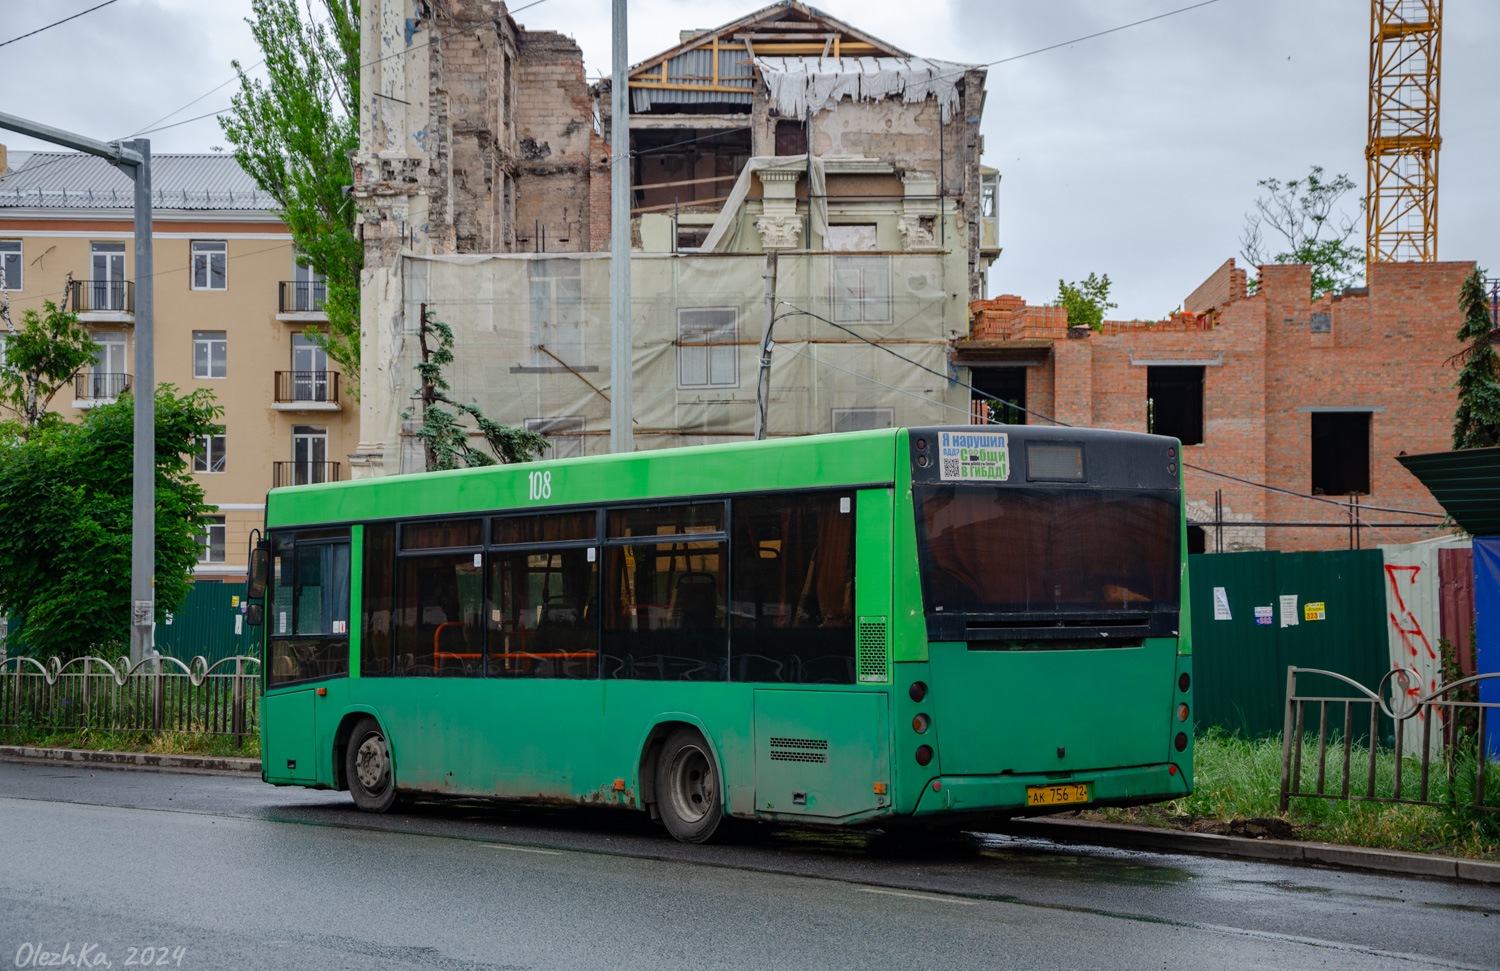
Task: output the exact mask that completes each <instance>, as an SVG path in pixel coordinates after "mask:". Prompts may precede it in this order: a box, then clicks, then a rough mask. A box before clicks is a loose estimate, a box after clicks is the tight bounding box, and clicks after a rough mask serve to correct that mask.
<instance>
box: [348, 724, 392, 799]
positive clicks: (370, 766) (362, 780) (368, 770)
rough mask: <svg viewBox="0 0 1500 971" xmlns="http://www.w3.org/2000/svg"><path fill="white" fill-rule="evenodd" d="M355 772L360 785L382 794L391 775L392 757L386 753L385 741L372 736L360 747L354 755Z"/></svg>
mask: <svg viewBox="0 0 1500 971" xmlns="http://www.w3.org/2000/svg"><path fill="white" fill-rule="evenodd" d="M354 771H355V774H356V775H358V776H359V784H360V785H362V786H364V787H365V790H366V791H368V792H380V791H381V790H382V789H384V788H385V780H386V779H388V778H390V774H391V756H390V753H389V752H387V751H386V747H385V739H383V738H381V737H380V736H379V735H371V736H369V737H368V738H366V739H365V740H364V741H363V742H361V743H360V745H359V751H358V752H356V753H355V755H354Z"/></svg>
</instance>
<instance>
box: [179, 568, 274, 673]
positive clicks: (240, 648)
mask: <svg viewBox="0 0 1500 971" xmlns="http://www.w3.org/2000/svg"><path fill="white" fill-rule="evenodd" d="M244 599H245V584H243V583H194V584H193V585H192V586H190V587H189V588H188V593H187V597H186V598H184V599H183V601H182V603H180V604H178V605H177V609H176V610H174V611H172V616H171V621H170V622H169V623H168V622H163V623H158V624H157V625H156V649H157V650H158V651H160V652H161V653H163V654H167V655H170V656H172V657H176V658H181V659H182V660H184V661H186V660H189V659H191V658H192V657H194V656H195V655H198V654H202V655H203V656H204V657H206V658H208V663H209V664H213V663H214V662H215V661H219V660H222V659H223V658H226V657H234V656H235V655H236V654H246V655H249V656H251V657H259V656H260V653H259V644H258V636H257V635H258V632H259V628H255V627H250V626H249V625H247V624H246V623H245V622H244V619H243V615H242V614H241V613H240V606H239V605H240V604H241V603H243V602H244Z"/></svg>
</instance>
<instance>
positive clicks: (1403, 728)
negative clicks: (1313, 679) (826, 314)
mask: <svg viewBox="0 0 1500 971" xmlns="http://www.w3.org/2000/svg"><path fill="white" fill-rule="evenodd" d="M1299 676H1302V677H1307V676H1317V677H1323V678H1331V679H1333V680H1334V681H1336V682H1339V683H1340V684H1341V685H1347V686H1349V687H1351V688H1353V689H1354V691H1355V692H1357V694H1355V695H1353V696H1350V695H1328V694H1305V695H1304V694H1298V692H1297V679H1298V677H1299ZM1490 678H1500V674H1478V675H1474V676H1473V677H1468V678H1462V679H1460V680H1458V681H1454V682H1452V683H1451V684H1446V685H1439V686H1437V687H1436V688H1434V689H1433V690H1432V691H1429V692H1426V693H1423V692H1422V690H1421V684H1420V682H1419V680H1418V678H1417V677H1416V675H1414V674H1412V673H1411V672H1410V671H1408V670H1406V669H1404V668H1396V669H1394V670H1392V671H1390V672H1389V673H1387V674H1386V676H1385V677H1383V678H1381V679H1380V684H1379V685H1378V686H1377V687H1376V689H1375V690H1374V691H1371V690H1370V689H1369V688H1366V687H1365V686H1364V685H1362V684H1360V683H1359V682H1358V681H1355V680H1353V679H1352V678H1346V677H1345V676H1343V675H1342V674H1338V673H1336V672H1333V671H1323V670H1319V669H1317V668H1299V667H1288V668H1287V671H1286V710H1285V714H1286V721H1285V724H1284V726H1283V730H1282V736H1281V737H1282V746H1281V802H1280V810H1281V812H1283V813H1284V812H1286V811H1287V806H1288V805H1289V802H1290V800H1292V799H1340V800H1349V801H1355V802H1385V803H1407V804H1411V805H1424V806H1438V805H1458V804H1460V803H1459V801H1458V793H1459V791H1460V790H1461V789H1465V788H1469V787H1470V786H1472V790H1473V791H1472V799H1470V798H1469V797H1468V796H1466V797H1465V798H1464V800H1463V802H1462V805H1465V806H1467V807H1468V808H1472V809H1478V810H1485V811H1487V812H1496V813H1500V804H1495V803H1486V801H1485V792H1484V790H1485V781H1486V780H1485V776H1486V774H1487V773H1486V768H1487V766H1488V765H1489V763H1490V762H1491V761H1493V760H1494V759H1493V749H1494V747H1495V746H1494V745H1487V742H1486V739H1487V736H1488V734H1489V732H1488V725H1487V722H1488V721H1489V714H1490V712H1491V711H1492V710H1494V709H1497V708H1500V703H1497V702H1483V701H1478V700H1472V699H1467V698H1463V697H1460V695H1463V694H1472V695H1473V698H1475V699H1477V698H1478V697H1479V694H1478V691H1477V690H1474V691H1472V692H1470V691H1467V690H1463V691H1461V690H1460V689H1467V687H1468V686H1470V685H1473V686H1475V688H1476V689H1477V686H1478V684H1479V682H1481V681H1485V680H1487V679H1490ZM1309 704H1312V705H1315V706H1316V708H1315V709H1313V711H1312V712H1311V715H1312V718H1309V714H1310V713H1309V711H1308V705H1309ZM1360 706H1363V707H1365V708H1368V709H1369V717H1368V718H1366V717H1365V716H1364V712H1363V710H1362V709H1360ZM1357 710H1358V711H1359V714H1358V715H1356V711H1357ZM1330 713H1332V714H1333V715H1334V716H1335V720H1334V721H1333V722H1330V720H1329V715H1330ZM1338 716H1342V719H1341V721H1340V719H1339V717H1338ZM1381 716H1384V717H1385V718H1388V719H1390V723H1392V724H1393V725H1394V731H1393V732H1392V744H1391V746H1390V747H1389V748H1383V747H1382V746H1381V744H1380V739H1381V733H1380V726H1381V724H1382V722H1383V719H1382V717H1381ZM1413 718H1416V719H1418V722H1417V723H1416V726H1417V727H1416V728H1415V729H1413V728H1412V726H1411V725H1410V724H1409V723H1410V721H1411V719H1413ZM1313 720H1315V721H1316V722H1317V735H1318V741H1317V756H1316V757H1315V765H1314V766H1312V767H1309V771H1311V770H1312V769H1314V768H1315V769H1316V773H1317V782H1316V783H1315V784H1314V787H1313V789H1312V790H1311V791H1304V790H1303V782H1304V779H1303V761H1304V758H1305V756H1306V752H1305V750H1306V749H1307V748H1308V747H1309V744H1310V738H1308V737H1307V736H1309V735H1310V734H1311V731H1312V725H1311V722H1312V721H1313ZM1463 723H1466V724H1463ZM1461 724H1462V728H1460V725H1461ZM1409 735H1410V736H1412V737H1413V738H1415V737H1418V736H1420V738H1421V742H1420V751H1419V752H1417V753H1413V752H1408V751H1406V747H1407V737H1408V736H1409ZM1330 736H1331V738H1330ZM1445 736H1446V739H1445ZM1361 741H1362V742H1363V744H1361ZM1445 741H1446V744H1445ZM1330 742H1331V745H1330ZM1471 747H1472V749H1473V751H1472V752H1470V748H1471ZM1330 748H1332V749H1333V750H1334V756H1335V759H1336V760H1337V764H1336V765H1335V766H1334V771H1333V773H1332V776H1333V778H1332V779H1330V772H1329V766H1328V755H1329V750H1330ZM1357 750H1358V751H1359V756H1358V763H1362V764H1357V763H1356V760H1355V752H1356V751H1357ZM1471 756H1472V759H1473V760H1472V762H1470V758H1471ZM1434 761H1436V762H1437V763H1438V765H1437V768H1438V770H1439V771H1440V772H1441V773H1443V774H1442V776H1441V777H1440V778H1438V779H1434V777H1433V768H1434V766H1433V763H1434ZM1460 765H1463V766H1464V769H1463V778H1459V772H1460V769H1459V767H1460ZM1413 772H1414V773H1415V774H1416V775H1417V779H1416V780H1415V781H1413V780H1412V779H1411V777H1410V776H1411V774H1412V773H1413ZM1355 773H1358V774H1359V775H1360V776H1362V777H1363V778H1361V779H1356V778H1355ZM1471 775H1472V777H1471ZM1330 783H1332V784H1330ZM1361 789H1363V794H1361V793H1360V790H1361ZM1439 789H1440V790H1441V792H1442V795H1443V797H1444V798H1443V799H1441V800H1439V799H1437V798H1434V797H1435V796H1436V795H1437V790H1439ZM1413 790H1415V792H1414V791H1413Z"/></svg>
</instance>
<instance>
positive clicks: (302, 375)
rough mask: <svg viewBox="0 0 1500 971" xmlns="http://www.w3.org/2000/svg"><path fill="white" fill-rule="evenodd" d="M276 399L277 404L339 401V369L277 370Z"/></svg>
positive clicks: (336, 402) (333, 403) (331, 402)
mask: <svg viewBox="0 0 1500 971" xmlns="http://www.w3.org/2000/svg"><path fill="white" fill-rule="evenodd" d="M275 395H276V396H275V401H276V403H277V404H297V403H299V402H307V403H316V404H332V405H336V404H338V403H339V373H338V372H337V371H277V372H276V390H275Z"/></svg>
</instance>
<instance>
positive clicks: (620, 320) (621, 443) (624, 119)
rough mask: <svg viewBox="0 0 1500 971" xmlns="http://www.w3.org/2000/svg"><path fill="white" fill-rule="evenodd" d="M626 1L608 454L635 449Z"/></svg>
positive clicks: (613, 202) (614, 145) (618, 100)
mask: <svg viewBox="0 0 1500 971" xmlns="http://www.w3.org/2000/svg"><path fill="white" fill-rule="evenodd" d="M628 66H629V53H628V52H627V50H626V45H625V0H614V80H613V81H612V82H611V83H610V107H611V110H610V145H609V149H610V180H609V193H610V195H609V201H610V220H609V325H610V326H609V333H610V341H609V343H610V375H611V377H610V381H611V384H612V385H613V387H612V389H611V390H612V391H613V394H611V395H610V399H609V450H610V451H611V452H633V451H635V432H634V431H633V429H632V428H631V420H632V412H633V411H634V407H633V402H632V397H633V393H634V384H635V375H634V373H633V371H632V368H633V367H634V364H633V357H632V354H631V349H630V343H631V335H630V195H631V193H630V97H629V95H630V89H629V80H628V78H627V77H626V69H627V68H628Z"/></svg>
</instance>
